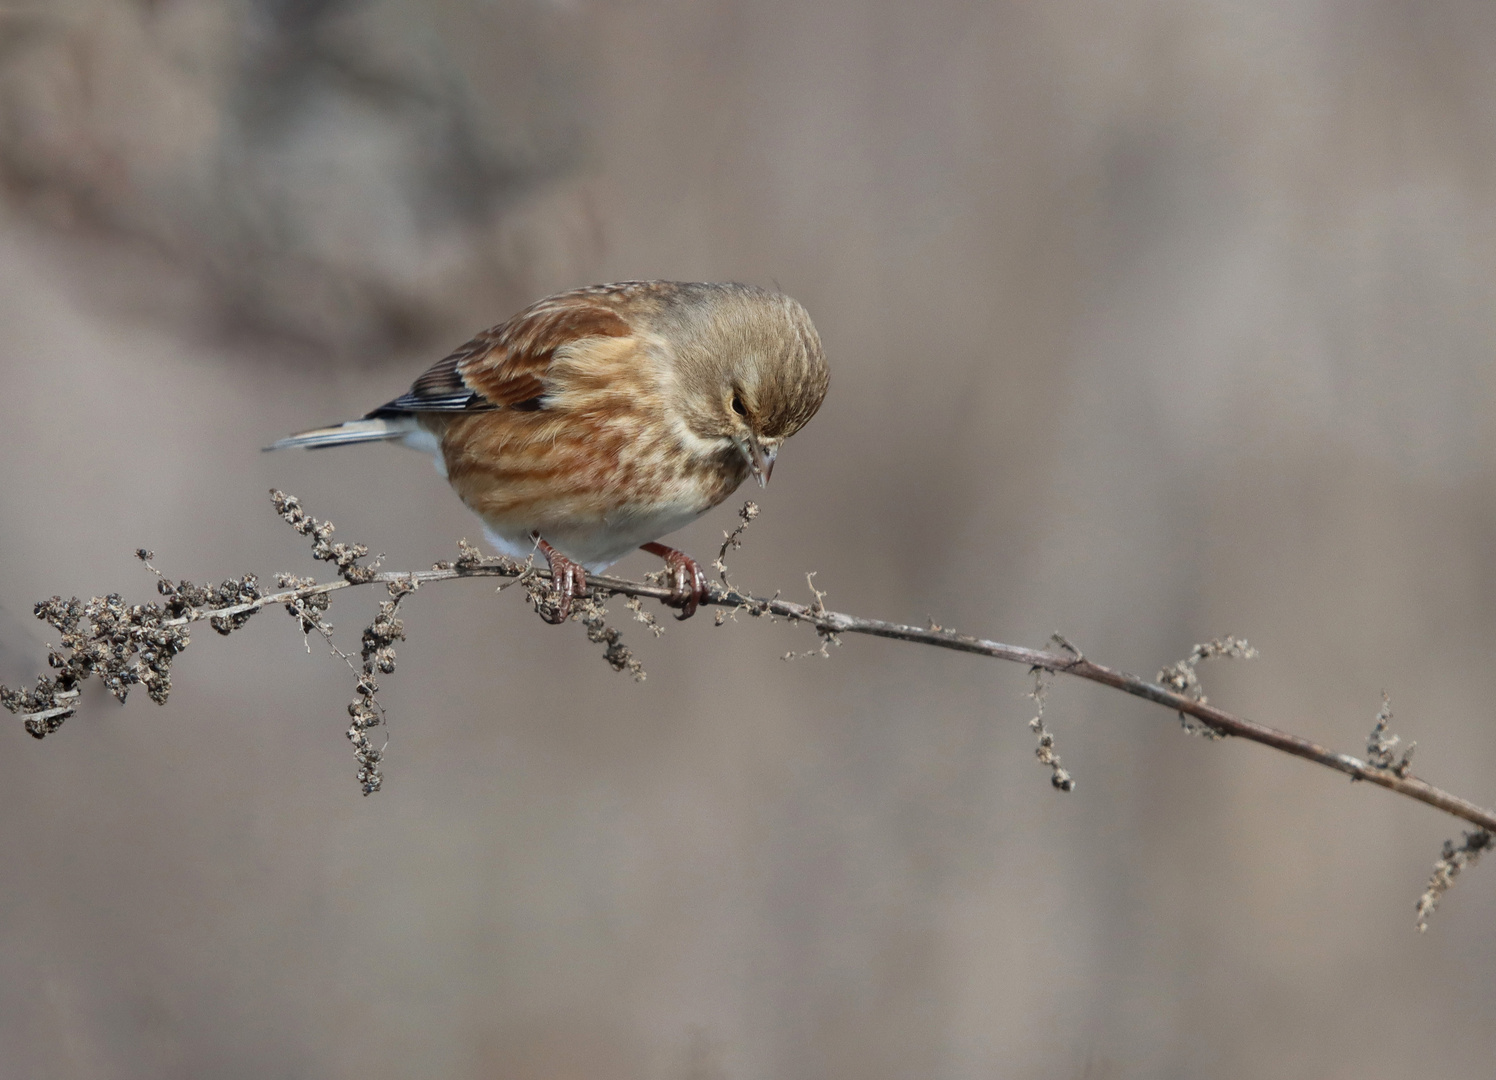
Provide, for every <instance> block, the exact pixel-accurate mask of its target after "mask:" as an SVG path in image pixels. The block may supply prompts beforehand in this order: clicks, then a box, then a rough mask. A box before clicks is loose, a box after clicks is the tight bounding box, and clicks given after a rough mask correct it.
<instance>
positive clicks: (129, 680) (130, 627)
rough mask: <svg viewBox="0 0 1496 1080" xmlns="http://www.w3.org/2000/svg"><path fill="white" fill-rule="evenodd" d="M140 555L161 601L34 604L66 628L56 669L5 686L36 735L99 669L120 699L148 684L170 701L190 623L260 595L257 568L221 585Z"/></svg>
mask: <svg viewBox="0 0 1496 1080" xmlns="http://www.w3.org/2000/svg"><path fill="white" fill-rule="evenodd" d="M135 555H136V557H137V558H139V559H140V561H141V562H143V563H145V565H146V568H147V569H149V570H150V571H151V572H152V573H154V574H155V575H156V577H157V582H156V588H157V591H159V592H160V594H161V596H162V597H163V599H162V601H161V602H160V603H151V604H126V603H125V602H124V600H123V599H121V597H120V595H119V594H118V593H110V594H109V595H107V596H95V597H93V598H92V599H90V600H87V601H84V600H80V599H79V598H78V597H76V596H75V597H73V598H72V599H70V600H63V599H62V597H60V596H54V597H52V598H51V599H49V600H42V601H40V602H39V603H38V604H37V605H36V607H35V608H34V611H35V613H36V617H37V618H38V619H41V620H42V621H43V622H46V623H47V624H48V625H50V626H52V627H53V628H55V629H56V630H57V631H58V633H59V634H61V640H60V641H59V642H58V645H57V647H56V648H54V649H51V650H50V651H49V652H48V654H47V664H48V666H49V667H51V668H52V669H53V670H55V671H56V672H57V674H56V675H52V676H47V675H41V676H38V677H37V680H36V685H35V686H34V687H33V688H31V689H29V690H12V689H10V688H9V687H4V686H0V705H3V706H4V707H5V708H6V709H8V710H10V711H11V712H13V713H21V714H24V715H25V717H26V720H25V727H26V730H27V731H28V732H29V733H30V734H31V735H33V736H35V737H36V738H38V739H40V738H44V737H45V736H47V735H50V734H52V732H54V731H56V730H57V729H58V728H60V727H61V726H62V722H63V721H64V720H66V719H67V718H68V717H69V716H72V715H73V712H74V711H75V710H76V709H77V707H78V696H79V693H80V688H81V687H82V685H83V683H84V682H86V681H87V680H88V679H89V678H90V677H92V676H95V675H97V676H98V677H99V680H100V681H101V682H102V683H103V684H104V688H105V689H106V690H108V691H109V692H110V693H111V694H113V695H114V696H115V698H116V699H117V700H119V701H121V702H123V701H124V700H125V698H126V697H128V696H129V693H130V689H131V687H134V686H143V687H145V691H146V693H147V694H149V695H150V698H151V700H152V701H154V702H155V703H156V704H157V705H164V704H166V699H167V696H168V695H170V693H171V664H172V661H173V660H175V659H176V658H177V656H178V655H179V654H180V653H181V652H182V651H183V650H184V649H186V648H187V646H188V645H190V644H191V643H192V638H191V637H190V636H189V634H188V632H187V626H188V624H189V623H191V622H194V621H196V620H197V619H198V618H200V617H201V616H202V614H203V613H204V612H214V611H217V610H218V609H222V608H228V607H233V606H236V605H243V604H247V603H252V602H254V601H256V600H258V599H259V596H260V593H259V580H258V579H257V578H256V577H255V576H254V575H253V574H246V575H245V576H244V577H242V578H238V579H236V580H229V581H225V582H224V583H223V584H222V585H218V586H211V585H196V584H194V583H193V582H191V581H186V580H183V581H172V580H171V579H170V578H167V577H164V576H162V574H161V573H160V571H158V570H157V569H156V568H155V567H154V566H152V565H151V563H150V560H151V559H152V558H154V557H155V556H154V555H153V554H152V553H151V552H149V551H146V550H145V549H144V548H141V549H140V550H139V551H137V552H136V553H135ZM252 614H253V611H239V612H234V613H226V614H222V615H211V616H210V617H209V619H208V625H209V626H211V627H212V628H213V629H214V630H217V631H218V632H219V633H220V634H230V633H232V632H233V631H235V630H237V629H239V628H240V627H241V626H243V625H244V624H245V623H246V622H247V621H248V620H249V618H250V616H251V615H252Z"/></svg>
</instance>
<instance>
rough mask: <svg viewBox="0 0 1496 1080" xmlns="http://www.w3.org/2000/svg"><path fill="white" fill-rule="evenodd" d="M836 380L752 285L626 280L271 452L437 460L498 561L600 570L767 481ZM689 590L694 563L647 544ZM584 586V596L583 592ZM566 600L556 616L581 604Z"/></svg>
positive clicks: (784, 309) (814, 346) (802, 316)
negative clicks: (352, 447)
mask: <svg viewBox="0 0 1496 1080" xmlns="http://www.w3.org/2000/svg"><path fill="white" fill-rule="evenodd" d="M826 385H827V371H826V361H825V356H824V354H823V352H822V350H821V343H820V338H819V337H818V336H817V334H816V331H815V327H814V326H813V325H812V324H811V321H810V317H809V315H808V314H806V312H805V309H804V308H803V307H801V306H800V305H799V304H798V303H796V302H795V301H794V300H792V299H790V298H789V297H787V296H782V295H779V294H777V293H771V292H768V291H766V290H763V289H759V288H755V287H753V286H748V285H718V284H703V283H683V282H668V281H628V282H619V283H615V284H611V285H596V286H591V287H589V288H584V289H576V290H574V291H572V292H566V293H560V294H557V295H556V296H552V297H548V298H547V299H545V300H541V301H540V302H539V303H536V304H534V305H532V306H531V307H529V308H526V309H525V310H524V311H521V312H520V313H519V314H517V315H515V316H514V317H513V318H511V319H509V320H508V321H507V322H504V323H501V324H500V325H498V326H496V327H494V328H492V329H490V330H486V331H484V332H483V333H481V334H479V335H478V336H477V337H475V338H473V340H472V341H470V342H468V343H467V344H466V345H463V346H462V347H461V348H459V349H457V350H456V351H455V352H453V353H452V354H451V355H449V356H447V357H445V358H443V359H442V360H440V361H438V362H437V363H436V364H434V365H433V366H432V367H431V368H430V369H428V370H427V371H426V372H425V373H424V374H423V375H421V377H420V378H418V379H417V380H416V381H415V384H414V385H413V386H412V387H411V389H410V390H409V391H408V392H407V393H405V394H402V395H401V396H400V397H398V398H396V399H395V400H393V401H391V402H389V403H388V404H385V405H382V406H380V407H379V408H378V409H375V410H374V411H373V412H371V413H369V414H368V415H367V416H366V417H364V418H363V419H362V420H354V421H350V422H348V423H346V424H341V425H338V426H336V427H331V428H320V429H317V430H315V431H308V432H303V433H302V434H300V435H293V436H291V437H290V438H287V439H282V440H280V441H279V442H277V443H276V444H275V445H274V446H272V447H270V449H279V448H282V447H287V446H306V447H322V446H336V445H342V444H349V443H359V442H372V441H383V440H400V441H402V442H405V443H406V444H407V445H411V446H414V447H416V448H418V449H423V450H428V451H430V452H432V453H433V454H435V455H436V456H437V460H438V467H439V468H441V469H442V470H443V471H444V472H445V475H446V477H447V480H448V482H449V483H450V484H451V485H452V487H453V489H454V490H456V492H457V494H458V495H459V496H460V497H461V498H462V500H463V502H464V503H466V504H467V505H468V507H469V508H471V509H472V510H473V511H474V512H475V513H477V514H478V516H479V517H480V518H482V519H483V522H484V525H485V531H486V533H487V535H488V537H489V539H490V541H491V542H492V543H493V544H494V545H495V546H496V547H498V549H499V550H501V551H503V552H505V553H507V554H511V555H515V556H519V557H524V556H525V555H528V554H529V553H530V552H531V551H533V550H534V549H535V546H536V544H537V542H538V541H544V543H543V544H542V545H541V547H542V550H544V551H546V552H547V554H548V556H552V558H551V561H552V569H553V570H554V569H556V568H557V564H556V557H563V559H562V561H563V562H564V561H568V560H569V561H571V562H575V563H577V564H580V566H582V567H585V568H586V569H587V570H592V571H600V570H603V569H605V568H606V567H608V566H609V565H611V564H612V563H614V562H616V561H617V560H618V559H620V558H622V557H623V556H624V555H625V554H627V553H628V552H629V551H631V550H632V549H634V548H635V547H639V546H641V545H644V544H646V543H649V542H650V541H654V540H656V539H657V538H658V537H660V536H663V535H665V534H666V533H669V532H671V531H673V530H675V529H678V528H680V527H681V526H682V525H685V524H686V523H687V522H689V521H691V520H693V519H694V518H696V517H697V516H699V515H700V514H702V513H704V512H705V511H707V510H709V509H711V508H712V507H713V506H716V505H717V504H718V503H720V502H721V501H722V500H723V499H725V498H727V497H728V496H729V495H730V494H732V492H733V491H734V490H735V489H736V488H737V487H738V485H739V484H741V483H742V482H743V480H744V479H746V478H747V477H748V476H749V475H750V474H754V475H756V476H757V478H758V479H759V481H760V483H765V482H767V480H768V477H769V474H770V472H771V471H772V469H773V464H774V459H775V456H776V454H777V453H778V450H779V447H780V446H781V444H782V443H783V441H784V440H785V439H787V438H789V436H791V435H793V434H794V433H795V432H796V431H798V430H799V429H800V428H801V427H803V426H804V425H805V423H806V422H807V421H808V420H809V419H810V418H811V417H812V416H813V415H814V414H815V412H816V410H817V409H818V408H819V407H820V404H821V401H822V399H823V398H824V397H825V393H826ZM651 550H654V551H655V553H656V554H661V555H663V556H664V557H665V558H666V559H667V561H669V562H670V564H671V566H672V568H673V569H675V570H676V577H677V579H678V580H681V581H684V580H685V579H686V578H689V579H690V583H689V584H688V586H686V587H685V588H686V591H687V592H690V593H692V595H691V596H689V597H685V596H683V597H681V600H680V602H681V604H682V606H683V608H684V609H685V611H686V613H687V614H689V613H690V612H691V611H694V610H695V606H696V604H695V601H696V599H698V598H699V590H700V588H701V586H702V584H703V581H704V579H702V578H701V575H700V571H699V569H697V568H696V566H695V564H694V563H692V562H691V560H690V559H689V558H687V557H685V556H683V555H680V553H678V552H674V551H673V549H669V548H664V547H663V546H661V545H651ZM579 587H580V586H579ZM565 593H566V590H564V589H563V590H562V596H561V600H560V603H559V604H558V608H559V614H560V616H561V617H563V618H564V613H565V610H566V608H567V607H568V606H569V602H570V597H569V596H567V595H566V594H565Z"/></svg>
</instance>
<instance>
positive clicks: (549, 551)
mask: <svg viewBox="0 0 1496 1080" xmlns="http://www.w3.org/2000/svg"><path fill="white" fill-rule="evenodd" d="M535 546H536V547H538V548H540V553H541V554H542V555H544V556H545V560H546V562H548V563H550V564H551V585H552V587H553V588H555V590H556V606H555V607H554V608H553V609H552V610H549V611H547V610H546V609H545V608H543V607H541V608H538V609H537V610H538V612H539V614H540V617H541V618H542V619H544V620H545V621H546V622H548V623H551V624H552V625H556V624H559V623H564V622H565V621H566V618H567V616H568V615H570V614H571V602H572V601H573V600H575V599H576V598H577V597H578V596H582V595H584V594H585V593H586V592H587V575H586V574H584V573H583V572H582V567H581V565H580V564H578V563H574V562H572V561H571V560H570V559H568V558H567V557H566V556H565V555H563V554H561V553H560V552H559V551H557V550H556V549H555V548H553V547H551V545H550V544H547V543H546V542H545V541H544V540H542V539H541V538H540V537H539V536H538V535H537V536H536V537H535Z"/></svg>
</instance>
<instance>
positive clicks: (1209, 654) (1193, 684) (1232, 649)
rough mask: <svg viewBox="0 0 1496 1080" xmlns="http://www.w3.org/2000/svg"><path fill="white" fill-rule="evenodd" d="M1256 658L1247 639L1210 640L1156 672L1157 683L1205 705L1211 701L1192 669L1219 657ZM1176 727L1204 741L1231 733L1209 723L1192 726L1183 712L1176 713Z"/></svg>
mask: <svg viewBox="0 0 1496 1080" xmlns="http://www.w3.org/2000/svg"><path fill="white" fill-rule="evenodd" d="M1256 656H1257V650H1256V649H1254V648H1252V646H1250V645H1248V644H1247V639H1246V638H1234V637H1230V636H1227V637H1225V638H1213V639H1211V640H1210V641H1207V642H1205V643H1204V644H1200V645H1196V646H1195V647H1194V648H1193V649H1191V650H1190V654H1189V655H1188V656H1186V657H1185V658H1184V659H1183V660H1180V661H1179V662H1177V663H1174V664H1169V665H1168V666H1167V667H1165V668H1164V669H1163V670H1162V671H1160V672H1159V673H1158V681H1159V682H1161V683H1163V684H1164V685H1165V686H1167V687H1168V688H1169V689H1171V690H1173V691H1174V692H1175V693H1177V694H1183V695H1184V696H1186V697H1188V698H1189V699H1190V700H1191V701H1195V702H1198V703H1199V704H1201V705H1205V704H1207V703H1209V701H1210V699H1209V698H1207V697H1206V696H1205V688H1204V686H1202V685H1201V683H1200V674H1199V672H1197V671H1196V670H1195V669H1196V667H1197V666H1198V665H1199V663H1200V661H1202V660H1216V659H1220V658H1225V659H1227V660H1253V659H1255V658H1256ZM1179 725H1180V726H1181V727H1182V728H1184V730H1185V731H1187V732H1189V733H1190V734H1191V735H1199V736H1202V737H1203V738H1206V739H1223V738H1225V737H1226V736H1227V735H1228V734H1230V732H1227V731H1222V730H1220V729H1219V728H1215V727H1212V726H1211V725H1210V724H1209V723H1205V724H1197V723H1195V722H1194V721H1193V720H1191V719H1190V714H1189V713H1188V712H1186V711H1184V710H1181V711H1180V713H1179Z"/></svg>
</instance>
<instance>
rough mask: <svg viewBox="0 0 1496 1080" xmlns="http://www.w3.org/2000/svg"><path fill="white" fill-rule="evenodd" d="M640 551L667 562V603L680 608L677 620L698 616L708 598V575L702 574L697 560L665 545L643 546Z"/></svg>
mask: <svg viewBox="0 0 1496 1080" xmlns="http://www.w3.org/2000/svg"><path fill="white" fill-rule="evenodd" d="M640 550H643V551H647V552H649V553H650V554H651V555H658V556H659V557H660V558H662V559H664V560H665V565H666V566H667V567H668V568H669V570H670V587H671V593H672V595H671V597H670V599H669V600H666V601H665V603H667V604H669V605H670V606H671V607H678V608H680V614H679V615H677V616H676V618H677V619H689V618H690V617H691V616H692V615H695V614H696V608H697V607H698V606H700V604H701V601H702V598H703V597H705V596H706V575H705V574H704V573H702V572H701V567H700V565H698V564H697V562H696V560H695V559H693V558H691V556H689V555H687V554H686V553H685V552H684V551H676V550H675V548H673V547H666V546H665V545H664V544H655V543H649V544H642V545H640Z"/></svg>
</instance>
